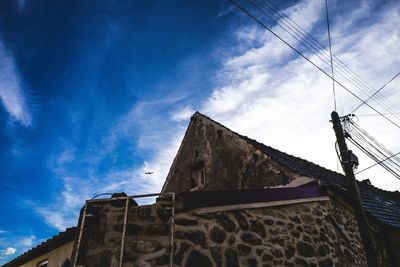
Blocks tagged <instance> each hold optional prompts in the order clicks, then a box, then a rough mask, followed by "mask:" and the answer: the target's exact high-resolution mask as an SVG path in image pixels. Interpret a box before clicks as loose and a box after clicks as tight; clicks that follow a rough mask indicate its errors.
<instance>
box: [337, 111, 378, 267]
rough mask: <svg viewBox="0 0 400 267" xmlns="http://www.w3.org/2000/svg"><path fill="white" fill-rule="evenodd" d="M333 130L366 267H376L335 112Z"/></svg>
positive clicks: (355, 184)
mask: <svg viewBox="0 0 400 267" xmlns="http://www.w3.org/2000/svg"><path fill="white" fill-rule="evenodd" d="M331 117H332V123H333V129H334V130H335V135H336V140H337V143H338V146H339V150H340V159H341V163H342V168H343V171H344V173H345V174H346V178H347V184H348V193H349V197H350V199H351V201H352V204H353V208H354V211H355V213H356V217H357V223H358V228H359V229H360V235H361V242H362V244H363V246H364V251H365V255H366V257H367V263H368V267H376V266H377V263H376V258H375V251H374V245H373V243H372V239H371V236H370V232H369V227H368V223H367V217H366V216H365V212H364V209H363V207H362V204H361V199H360V192H359V191H358V186H357V181H356V178H355V176H354V172H353V164H354V162H353V160H352V159H353V157H352V152H351V150H349V149H348V148H347V144H346V140H345V138H344V134H343V128H342V125H341V123H340V118H339V115H338V114H337V112H335V111H333V112H332V114H331Z"/></svg>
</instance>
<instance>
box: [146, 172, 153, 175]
mask: <svg viewBox="0 0 400 267" xmlns="http://www.w3.org/2000/svg"><path fill="white" fill-rule="evenodd" d="M153 173H154V172H145V173H144V174H147V175H150V174H153Z"/></svg>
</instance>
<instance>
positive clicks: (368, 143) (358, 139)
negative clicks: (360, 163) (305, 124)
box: [342, 115, 400, 179]
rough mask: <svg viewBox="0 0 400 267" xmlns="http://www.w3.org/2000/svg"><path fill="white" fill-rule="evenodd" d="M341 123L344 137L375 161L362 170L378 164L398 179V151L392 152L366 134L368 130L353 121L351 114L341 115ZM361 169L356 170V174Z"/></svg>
mask: <svg viewBox="0 0 400 267" xmlns="http://www.w3.org/2000/svg"><path fill="white" fill-rule="evenodd" d="M353 116H354V115H353ZM342 123H343V128H344V131H345V137H346V138H347V139H348V140H349V141H350V142H351V143H352V144H353V145H355V146H356V147H357V148H358V149H360V150H361V151H362V152H363V153H365V154H366V155H367V156H368V157H370V158H371V159H372V160H374V161H375V162H376V163H375V164H374V165H372V166H369V167H368V168H366V169H364V170H367V169H370V168H372V167H374V166H376V165H380V166H381V167H383V168H384V169H385V170H387V171H388V172H389V173H391V174H392V175H394V176H395V177H396V178H398V179H400V158H399V157H396V156H397V155H398V154H400V152H399V153H397V154H393V153H392V152H391V151H390V150H389V149H387V148H386V147H385V146H384V145H382V144H381V143H379V142H378V141H377V140H376V139H375V138H373V137H372V136H371V135H370V134H368V132H366V131H365V130H364V129H362V128H361V127H360V126H359V125H358V124H357V123H356V122H354V120H352V116H351V115H350V116H345V117H343V119H342ZM364 170H362V171H364ZM362 171H359V172H357V174H358V173H360V172H362Z"/></svg>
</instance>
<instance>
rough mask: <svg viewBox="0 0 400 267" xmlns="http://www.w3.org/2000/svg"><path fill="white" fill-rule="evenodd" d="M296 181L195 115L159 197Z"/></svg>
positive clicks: (242, 142) (238, 138) (219, 127)
mask: <svg viewBox="0 0 400 267" xmlns="http://www.w3.org/2000/svg"><path fill="white" fill-rule="evenodd" d="M299 177H300V176H299V175H298V174H295V173H294V172H292V171H290V170H289V169H288V168H286V167H284V166H282V165H280V164H278V163H277V162H275V161H274V160H272V159H271V158H270V157H269V156H268V155H266V154H264V153H263V152H261V151H260V150H259V149H257V148H256V147H254V146H253V145H251V144H249V143H248V142H247V141H246V140H245V139H244V138H243V137H242V136H240V135H238V134H237V133H235V132H232V131H231V130H229V129H227V128H226V127H224V126H222V125H221V124H219V123H217V122H215V121H213V120H211V119H209V118H208V117H206V116H204V115H202V114H200V113H198V112H196V113H195V114H194V115H193V117H192V119H191V121H190V124H189V127H188V129H187V130H186V133H185V136H184V138H183V141H182V143H181V146H180V148H179V151H178V153H177V155H176V157H175V159H174V162H173V164H172V166H171V168H170V171H169V173H168V176H167V179H166V181H165V184H164V186H163V189H162V193H166V192H175V193H180V192H185V191H191V190H192V191H193V190H232V189H256V188H265V187H271V186H278V185H286V184H289V183H291V182H292V181H293V180H295V179H296V178H299Z"/></svg>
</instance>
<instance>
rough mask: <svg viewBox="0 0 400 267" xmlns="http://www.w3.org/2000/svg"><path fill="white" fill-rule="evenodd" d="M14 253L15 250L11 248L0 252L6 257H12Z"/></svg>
mask: <svg viewBox="0 0 400 267" xmlns="http://www.w3.org/2000/svg"><path fill="white" fill-rule="evenodd" d="M15 252H17V249H15V248H13V247H8V248H6V249H5V250H3V251H2V252H1V255H7V256H8V255H13V254H15Z"/></svg>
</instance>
